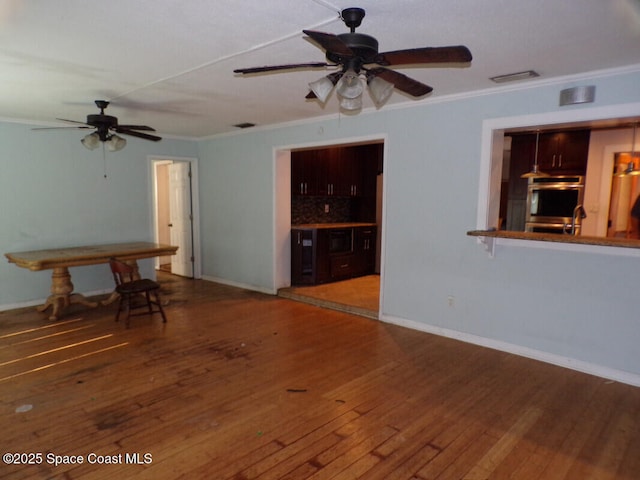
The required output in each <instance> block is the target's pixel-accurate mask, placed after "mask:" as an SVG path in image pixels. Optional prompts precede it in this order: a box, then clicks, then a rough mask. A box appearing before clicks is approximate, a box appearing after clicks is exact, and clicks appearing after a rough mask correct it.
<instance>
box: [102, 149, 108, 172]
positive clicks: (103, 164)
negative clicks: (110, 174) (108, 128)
mask: <svg viewBox="0 0 640 480" xmlns="http://www.w3.org/2000/svg"><path fill="white" fill-rule="evenodd" d="M102 173H103V175H104V178H107V153H106V152H105V150H104V142H102Z"/></svg>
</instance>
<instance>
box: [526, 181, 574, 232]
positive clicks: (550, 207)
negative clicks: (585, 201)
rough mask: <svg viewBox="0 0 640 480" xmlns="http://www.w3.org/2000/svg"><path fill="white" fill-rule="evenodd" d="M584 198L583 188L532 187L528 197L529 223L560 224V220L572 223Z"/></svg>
mask: <svg viewBox="0 0 640 480" xmlns="http://www.w3.org/2000/svg"><path fill="white" fill-rule="evenodd" d="M582 198H583V187H582V186H567V187H551V186H545V187H542V186H531V187H529V192H528V195H527V222H531V223H559V221H560V220H559V219H562V220H563V221H564V220H565V219H567V218H568V219H569V222H570V221H571V217H572V216H573V210H574V209H575V208H576V206H577V205H579V204H581V203H582Z"/></svg>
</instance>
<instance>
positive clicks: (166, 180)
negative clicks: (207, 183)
mask: <svg viewBox="0 0 640 480" xmlns="http://www.w3.org/2000/svg"><path fill="white" fill-rule="evenodd" d="M151 170H152V179H153V181H152V185H153V211H154V221H153V224H154V238H155V241H156V242H157V243H161V244H168V245H176V246H178V251H177V252H176V255H172V256H168V257H158V258H156V260H155V268H156V270H160V271H164V272H167V273H171V274H173V275H180V276H183V277H187V278H200V276H201V266H200V253H199V252H200V242H199V238H200V236H199V231H198V225H199V221H198V218H199V214H198V212H199V209H198V203H197V198H198V195H197V162H196V159H193V158H157V157H155V158H152V159H151Z"/></svg>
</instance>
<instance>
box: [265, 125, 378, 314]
mask: <svg viewBox="0 0 640 480" xmlns="http://www.w3.org/2000/svg"><path fill="white" fill-rule="evenodd" d="M371 144H381V146H382V154H381V157H382V158H381V162H380V164H379V165H378V166H377V167H378V171H377V175H376V192H375V207H374V208H375V222H376V224H377V226H378V228H377V239H376V245H377V248H376V249H377V252H376V261H375V273H374V274H373V275H367V276H365V277H357V278H353V279H346V280H341V281H337V282H332V283H324V284H320V285H316V286H292V283H291V245H290V242H291V235H290V232H291V227H292V224H295V223H296V221H295V218H296V217H298V215H297V212H296V214H294V213H293V212H292V206H293V203H295V202H292V197H293V195H292V181H291V152H292V151H295V150H299V149H305V150H314V149H318V150H322V149H327V148H331V147H353V146H358V145H359V146H365V145H371ZM385 154H386V140H385V139H381V138H379V137H378V138H368V139H364V140H363V139H357V140H354V141H351V142H349V143H344V144H335V143H329V144H315V145H304V146H295V147H291V148H287V149H286V150H285V149H282V150H277V151H276V154H275V161H276V172H277V173H276V189H275V191H276V198H275V204H276V222H275V224H276V239H275V240H276V244H277V245H278V246H279V248H278V251H279V252H280V253H279V255H278V258H277V259H276V265H275V267H276V270H275V271H276V287H277V292H278V294H279V295H280V296H283V297H287V298H291V299H294V300H299V301H303V302H306V303H311V304H314V305H318V306H321V307H324V308H330V309H334V310H340V311H346V312H350V313H354V314H357V315H361V316H365V317H369V318H375V319H377V318H378V317H379V312H380V311H381V305H382V298H381V297H382V295H381V278H382V274H383V270H384V265H383V260H382V259H383V258H384V257H383V239H384V234H383V233H384V211H383V205H384V190H385V189H384V182H383V173H382V159H383V158H384V157H385ZM316 200H317V199H316ZM326 200H327V201H326V202H325V201H324V200H323V201H322V202H320V203H325V204H333V202H335V201H337V202H340V201H342V200H340V199H326ZM344 200H346V201H348V199H344ZM318 201H319V200H318ZM298 206H299V205H298ZM296 210H298V207H296ZM325 212H326V210H325ZM285 220H286V221H285ZM367 221H368V222H371V221H372V219H369V220H367ZM303 223H306V222H303ZM311 223H316V222H311ZM318 223H326V222H318Z"/></svg>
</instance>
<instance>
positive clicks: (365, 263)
mask: <svg viewBox="0 0 640 480" xmlns="http://www.w3.org/2000/svg"><path fill="white" fill-rule="evenodd" d="M345 229H348V230H349V231H350V238H352V243H351V247H350V248H348V249H346V250H341V251H340V252H338V253H333V252H332V251H331V235H332V231H335V232H338V231H339V232H343V231H345ZM376 231H377V229H376V226H375V225H369V224H367V225H363V226H359V225H355V226H349V227H344V226H340V227H335V228H333V227H331V226H330V225H327V227H323V228H293V229H292V230H291V284H292V285H316V284H322V283H328V282H333V281H338V280H344V279H347V278H353V277H359V276H363V275H370V274H372V273H374V271H375V259H376Z"/></svg>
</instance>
